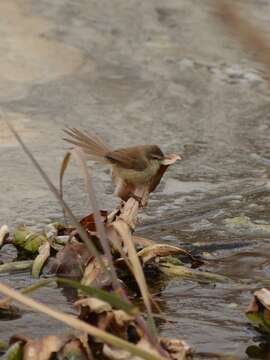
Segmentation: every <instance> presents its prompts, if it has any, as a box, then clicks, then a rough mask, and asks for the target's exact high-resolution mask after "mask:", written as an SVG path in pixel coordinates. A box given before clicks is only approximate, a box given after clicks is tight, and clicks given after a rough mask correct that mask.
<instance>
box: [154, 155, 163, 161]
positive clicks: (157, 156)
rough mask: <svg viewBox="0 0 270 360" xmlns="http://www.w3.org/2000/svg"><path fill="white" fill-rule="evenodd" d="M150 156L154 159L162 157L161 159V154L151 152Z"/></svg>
mask: <svg viewBox="0 0 270 360" xmlns="http://www.w3.org/2000/svg"><path fill="white" fill-rule="evenodd" d="M151 158H152V159H155V160H162V159H163V156H161V155H158V154H152V156H151Z"/></svg>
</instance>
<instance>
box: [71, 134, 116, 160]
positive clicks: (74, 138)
mask: <svg viewBox="0 0 270 360" xmlns="http://www.w3.org/2000/svg"><path fill="white" fill-rule="evenodd" d="M64 132H65V133H66V134H67V135H68V136H69V137H70V138H64V140H65V141H67V142H69V143H71V144H73V145H76V146H78V147H80V148H81V149H82V150H83V151H84V153H85V154H86V155H87V157H88V158H89V159H91V160H95V161H99V162H107V160H106V158H105V155H106V154H107V153H108V152H110V151H112V149H111V148H110V146H109V145H107V144H106V143H104V141H103V140H101V139H100V138H99V137H98V136H97V135H93V134H88V133H86V132H84V133H82V132H81V131H80V130H78V129H76V128H69V129H65V130H64Z"/></svg>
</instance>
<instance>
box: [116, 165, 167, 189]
mask: <svg viewBox="0 0 270 360" xmlns="http://www.w3.org/2000/svg"><path fill="white" fill-rule="evenodd" d="M159 167H160V164H159V161H158V160H151V161H149V162H148V165H147V167H146V168H145V169H144V170H142V171H138V170H133V169H125V168H123V167H121V166H119V165H113V167H112V176H113V179H115V178H117V177H120V178H121V179H122V180H124V181H125V182H126V183H129V184H133V185H144V184H146V183H147V182H149V181H150V180H151V179H152V178H153V176H155V175H156V173H157V171H158V169H159Z"/></svg>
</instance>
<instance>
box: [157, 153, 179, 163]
mask: <svg viewBox="0 0 270 360" xmlns="http://www.w3.org/2000/svg"><path fill="white" fill-rule="evenodd" d="M177 160H182V158H181V156H179V155H176V154H169V155H165V156H164V159H163V160H162V162H161V164H162V165H172V164H174V163H175V162H176V161H177Z"/></svg>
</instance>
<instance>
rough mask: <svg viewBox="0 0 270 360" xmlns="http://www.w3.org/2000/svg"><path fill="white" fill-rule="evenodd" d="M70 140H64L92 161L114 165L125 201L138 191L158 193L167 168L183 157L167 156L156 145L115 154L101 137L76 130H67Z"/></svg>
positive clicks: (120, 191) (125, 149)
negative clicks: (145, 188)
mask: <svg viewBox="0 0 270 360" xmlns="http://www.w3.org/2000/svg"><path fill="white" fill-rule="evenodd" d="M64 131H65V133H66V134H67V135H69V136H70V138H65V139H64V140H66V141H68V142H70V143H72V144H73V145H76V146H78V147H79V148H81V149H82V150H83V152H84V153H85V154H86V155H87V158H88V159H90V160H94V161H98V162H100V163H105V164H108V165H111V167H112V179H113V182H114V184H115V185H116V189H115V194H116V195H117V196H119V197H120V198H121V199H123V200H125V201H126V200H127V199H128V198H129V197H130V196H133V197H135V198H136V196H134V191H135V190H136V189H139V188H142V187H147V188H148V191H149V192H152V191H154V190H155V188H156V187H157V185H158V184H159V182H160V179H161V177H162V175H163V173H164V171H165V170H166V168H167V166H168V165H170V164H172V163H174V162H175V161H176V160H177V159H179V160H180V159H181V157H180V156H178V155H175V154H170V155H167V156H165V155H164V154H163V152H162V151H161V149H160V148H159V147H158V146H157V145H139V146H133V147H127V148H123V149H117V150H113V149H111V148H110V146H109V145H107V144H105V143H104V142H103V141H102V140H101V139H100V138H99V137H98V136H96V135H92V134H88V133H85V132H84V133H83V132H81V131H79V130H77V129H75V128H72V129H67V130H64Z"/></svg>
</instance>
